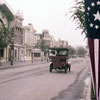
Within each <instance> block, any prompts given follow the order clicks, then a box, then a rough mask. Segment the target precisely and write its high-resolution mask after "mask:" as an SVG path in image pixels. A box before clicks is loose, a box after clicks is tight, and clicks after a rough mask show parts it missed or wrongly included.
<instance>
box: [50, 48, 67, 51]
mask: <svg viewBox="0 0 100 100" xmlns="http://www.w3.org/2000/svg"><path fill="white" fill-rule="evenodd" d="M49 50H56V51H68V48H49Z"/></svg>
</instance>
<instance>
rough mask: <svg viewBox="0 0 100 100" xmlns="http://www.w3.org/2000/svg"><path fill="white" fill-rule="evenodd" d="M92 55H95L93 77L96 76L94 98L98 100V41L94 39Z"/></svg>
mask: <svg viewBox="0 0 100 100" xmlns="http://www.w3.org/2000/svg"><path fill="white" fill-rule="evenodd" d="M94 55H95V76H96V97H97V100H98V64H99V63H98V62H99V61H98V58H99V57H98V56H99V40H98V39H94Z"/></svg>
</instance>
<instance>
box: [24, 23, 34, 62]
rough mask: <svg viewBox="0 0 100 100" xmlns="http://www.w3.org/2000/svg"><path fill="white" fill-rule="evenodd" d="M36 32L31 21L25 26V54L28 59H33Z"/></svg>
mask: <svg viewBox="0 0 100 100" xmlns="http://www.w3.org/2000/svg"><path fill="white" fill-rule="evenodd" d="M35 32H36V30H35V29H34V28H33V25H32V24H31V23H29V24H28V25H27V26H24V55H25V56H26V58H27V60H31V57H32V53H33V50H34V47H35V43H36V42H35Z"/></svg>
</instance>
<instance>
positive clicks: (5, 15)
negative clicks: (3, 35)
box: [0, 0, 14, 62]
mask: <svg viewBox="0 0 100 100" xmlns="http://www.w3.org/2000/svg"><path fill="white" fill-rule="evenodd" d="M13 19H14V14H13V11H12V9H11V8H10V7H9V5H8V4H7V3H6V2H5V1H3V0H0V25H2V24H3V25H4V26H5V27H9V26H10V23H11V21H12V20H13ZM9 48H10V47H9V46H7V47H6V48H0V54H1V57H2V59H1V60H2V62H7V61H8V59H9Z"/></svg>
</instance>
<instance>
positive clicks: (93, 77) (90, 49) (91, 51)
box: [88, 38, 96, 93]
mask: <svg viewBox="0 0 100 100" xmlns="http://www.w3.org/2000/svg"><path fill="white" fill-rule="evenodd" d="M88 46H89V53H90V61H91V69H92V80H93V87H94V92H95V93H96V88H95V87H96V77H95V58H94V39H90V38H88Z"/></svg>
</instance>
